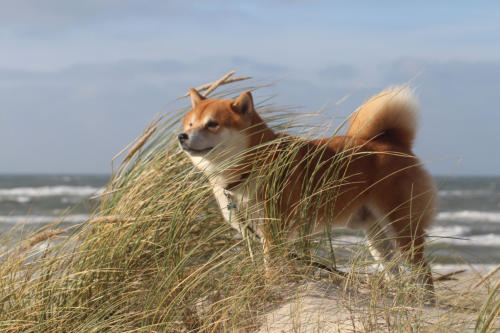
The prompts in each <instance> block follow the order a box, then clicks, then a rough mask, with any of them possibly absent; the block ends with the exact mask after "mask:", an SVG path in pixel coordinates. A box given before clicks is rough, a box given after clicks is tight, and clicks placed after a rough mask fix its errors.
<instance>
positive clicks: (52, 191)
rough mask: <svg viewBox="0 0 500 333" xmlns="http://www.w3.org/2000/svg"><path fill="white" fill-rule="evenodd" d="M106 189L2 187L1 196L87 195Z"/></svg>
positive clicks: (81, 187)
mask: <svg viewBox="0 0 500 333" xmlns="http://www.w3.org/2000/svg"><path fill="white" fill-rule="evenodd" d="M103 190H104V189H103V188H99V187H93V186H68V185H58V186H40V187H15V188H3V189H0V197H23V198H26V197H50V196H80V197H86V196H91V195H94V194H97V193H99V192H102V191H103Z"/></svg>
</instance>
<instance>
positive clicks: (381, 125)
mask: <svg viewBox="0 0 500 333" xmlns="http://www.w3.org/2000/svg"><path fill="white" fill-rule="evenodd" d="M417 108H418V105H417V100H416V98H415V96H414V94H413V91H412V89H411V88H409V87H407V86H403V87H390V88H388V89H386V90H384V91H382V92H381V93H379V94H377V95H375V96H373V97H372V98H370V99H369V100H368V101H366V102H365V103H363V105H361V106H360V107H359V108H358V109H357V110H356V112H354V113H353V114H352V116H351V118H350V121H349V129H348V131H347V135H348V136H353V137H358V138H363V139H366V140H372V139H374V140H377V139H386V140H389V141H391V142H394V143H396V144H400V145H402V146H403V147H405V148H408V149H410V148H411V147H412V144H413V140H414V139H415V135H416V132H417Z"/></svg>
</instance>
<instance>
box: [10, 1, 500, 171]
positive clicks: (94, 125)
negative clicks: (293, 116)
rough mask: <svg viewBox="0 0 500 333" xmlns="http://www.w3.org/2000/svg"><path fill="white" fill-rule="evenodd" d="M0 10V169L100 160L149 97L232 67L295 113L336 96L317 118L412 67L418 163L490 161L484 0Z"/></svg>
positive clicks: (155, 104)
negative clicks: (295, 108) (260, 82)
mask: <svg viewBox="0 0 500 333" xmlns="http://www.w3.org/2000/svg"><path fill="white" fill-rule="evenodd" d="M0 22H2V24H1V26H0V45H1V48H2V52H0V142H1V144H0V149H1V152H2V158H1V162H2V163H0V173H34V172H35V173H81V172H85V173H106V172H109V166H110V159H111V158H112V156H113V155H114V154H115V153H117V152H118V151H120V150H121V148H122V147H123V146H125V145H126V144H127V143H128V142H130V141H131V140H132V139H133V138H134V137H135V136H137V135H138V134H139V133H140V132H141V131H142V129H143V128H144V127H145V126H146V125H147V124H148V123H149V121H150V120H151V119H152V118H153V116H154V115H155V114H156V113H157V112H158V111H159V110H161V109H162V106H163V105H165V104H166V103H167V102H169V101H171V100H172V99H174V98H176V97H177V96H179V95H181V94H183V93H184V92H185V91H186V89H187V88H188V87H191V86H197V85H199V84H201V83H205V82H207V81H211V80H213V79H215V78H218V77H220V76H221V75H223V74H225V73H226V72H228V71H229V70H231V69H236V70H238V74H241V75H251V76H253V77H255V78H257V79H263V80H269V81H275V80H279V81H278V82H277V84H276V85H275V86H274V87H273V88H270V90H269V91H262V94H269V93H271V92H272V93H276V94H277V95H278V96H277V98H276V99H275V103H276V104H287V105H289V104H292V105H298V106H301V107H303V110H304V111H314V110H317V109H318V108H320V107H321V106H323V105H324V104H325V103H328V102H335V101H337V100H339V99H341V98H342V97H343V96H344V95H346V94H352V96H351V97H350V98H349V99H348V100H347V101H346V102H345V103H343V104H341V105H340V106H337V107H336V108H335V109H332V110H331V111H330V112H331V113H332V117H333V115H334V114H335V115H337V116H338V115H340V116H347V115H348V114H349V113H350V112H351V111H353V110H354V108H355V107H356V106H358V105H359V104H360V103H361V102H362V101H363V100H365V99H366V98H368V97H369V96H370V95H371V94H373V93H375V92H377V91H379V90H381V89H383V88H384V87H386V86H387V85H391V84H400V83H405V82H407V81H409V80H411V79H412V78H414V77H415V76H416V75H418V74H419V73H420V75H419V76H418V77H417V78H416V79H415V81H414V86H415V87H416V88H417V94H418V96H419V98H420V101H421V103H420V104H421V128H420V131H419V135H418V139H417V145H416V152H417V153H418V154H419V155H421V156H422V157H423V159H424V160H426V161H428V162H429V164H428V165H429V168H430V169H431V171H432V172H433V173H435V174H479V175H499V174H500V156H499V154H498V151H499V149H498V144H500V131H499V130H498V129H499V127H500V110H499V107H498V102H497V99H498V96H499V95H500V23H499V22H500V4H497V3H496V2H487V1H482V2H465V1H439V2H437V1H419V2H414V3H411V4H410V3H408V2H404V4H403V2H397V1H378V2H374V1H372V2H367V1H356V2H354V1H315V2H311V1H252V2H249V1H217V0H215V1H210V2H207V1H190V2H188V1H147V2H145V1H118V0H108V1H102V0H90V1H61V0H59V1H56V0H47V1H36V0H32V1H25V0H18V1H2V0H0ZM340 121H341V120H340V119H339V120H338V122H339V123H340Z"/></svg>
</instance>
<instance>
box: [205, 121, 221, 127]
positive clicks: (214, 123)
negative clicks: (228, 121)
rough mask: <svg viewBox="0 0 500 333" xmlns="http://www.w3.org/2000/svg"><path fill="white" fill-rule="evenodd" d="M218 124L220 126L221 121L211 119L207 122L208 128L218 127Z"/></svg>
mask: <svg viewBox="0 0 500 333" xmlns="http://www.w3.org/2000/svg"><path fill="white" fill-rule="evenodd" d="M217 126H219V123H218V122H216V121H209V122H208V123H207V127H208V128H216V127H217Z"/></svg>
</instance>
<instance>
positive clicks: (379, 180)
mask: <svg viewBox="0 0 500 333" xmlns="http://www.w3.org/2000/svg"><path fill="white" fill-rule="evenodd" d="M384 93H386V94H387V93H389V94H393V95H391V97H394V96H397V95H396V92H395V91H394V90H388V91H386V92H384ZM384 93H382V94H379V95H377V96H375V97H374V98H372V99H371V100H369V101H368V102H367V103H365V105H363V106H362V107H361V108H360V109H359V110H358V113H357V116H359V119H362V121H363V122H366V123H368V125H367V127H363V126H364V125H363V124H361V123H360V120H359V119H358V120H356V119H355V118H354V119H353V120H351V126H350V129H349V131H348V135H346V136H336V137H333V138H325V139H319V140H312V141H305V140H298V139H293V138H290V137H286V136H280V135H278V134H276V133H274V132H273V131H272V130H271V129H270V128H269V127H268V126H267V125H266V124H265V123H264V122H263V121H262V119H261V118H260V116H259V115H258V114H257V112H256V111H255V110H254V109H253V101H252V98H251V95H250V93H248V92H246V93H243V94H242V95H241V96H240V97H239V98H238V99H237V100H223V99H203V98H200V99H199V100H198V101H197V104H196V106H195V107H194V109H193V110H192V111H191V112H190V113H188V115H186V117H185V119H184V129H185V131H189V130H206V131H209V130H210V131H212V132H214V133H217V131H220V130H221V129H222V128H231V129H234V130H238V131H241V132H242V133H245V134H246V135H247V136H248V147H249V148H251V147H257V146H259V145H262V144H263V143H268V145H266V146H265V147H261V148H258V149H254V150H253V151H252V152H249V153H248V154H247V157H246V159H245V161H244V162H243V163H240V164H239V166H238V167H236V168H235V169H234V170H232V172H231V174H232V175H233V176H234V175H236V176H237V175H241V174H244V173H248V172H250V171H251V170H254V172H257V171H255V170H256V169H259V167H257V168H256V166H261V168H260V170H261V171H262V170H263V168H266V170H267V168H268V167H269V165H272V164H273V163H274V162H276V161H277V160H278V159H279V158H280V156H281V155H280V154H283V152H284V153H286V152H287V151H290V150H292V148H291V147H292V146H294V147H300V148H298V149H296V150H295V151H296V152H297V153H296V155H295V156H294V158H293V162H292V163H291V164H290V167H289V172H287V173H284V174H283V175H280V177H284V179H282V180H281V182H280V183H281V184H283V185H282V186H283V188H282V189H281V192H280V193H281V194H280V196H279V197H278V198H274V200H277V201H276V202H278V204H279V207H280V211H279V215H280V216H278V217H279V218H280V220H281V221H282V227H283V228H285V229H293V228H295V227H296V226H297V223H298V222H297V218H298V216H299V215H300V213H304V211H303V209H304V207H302V206H301V202H302V200H303V197H304V189H305V188H306V187H307V186H309V194H310V195H313V196H314V202H316V203H318V206H316V207H314V209H315V214H319V215H320V216H319V217H321V219H319V220H322V221H324V220H328V223H332V224H335V221H337V220H339V221H340V220H345V219H348V218H349V216H351V215H352V214H355V212H356V211H357V210H358V209H360V207H362V206H364V205H369V206H370V207H374V208H375V209H376V210H377V211H378V213H379V214H380V216H383V217H385V218H386V220H387V221H388V223H389V224H390V225H391V226H392V228H393V231H394V234H395V240H396V243H397V245H398V247H399V249H400V250H401V251H402V252H403V253H405V254H407V256H408V258H409V260H410V261H411V262H412V263H414V264H415V265H420V266H424V268H425V266H426V264H425V260H424V257H423V253H424V241H425V239H424V238H425V229H426V228H427V227H429V226H430V225H431V223H432V219H433V215H434V210H435V204H434V200H435V198H434V197H435V190H434V185H433V181H432V179H431V177H430V175H429V174H428V173H427V172H426V170H425V169H424V168H423V167H422V165H421V162H420V161H419V160H418V158H417V157H416V156H415V154H414V153H413V151H412V148H411V144H412V141H413V139H414V136H415V129H416V127H415V124H414V119H413V118H411V117H412V115H411V114H410V113H408V112H409V111H408V110H401V112H400V113H398V112H399V111H398V109H397V107H398V104H397V103H392V104H391V101H390V99H387V98H386V96H384V95H383V94H384ZM192 94H194V92H192ZM196 94H197V93H196ZM192 98H193V96H192ZM195 98H197V96H195ZM377 98H379V99H377ZM380 98H386V100H380ZM242 103H246V104H249V105H246V104H245V105H243V106H242V105H241V104H242ZM384 103H385V104H384ZM384 106H387V109H388V108H389V106H391V107H393V109H390V110H388V111H387V110H384V109H383V108H384ZM242 107H247V109H245V110H243V111H242ZM400 107H405V106H404V105H402V106H400ZM370 108H378V109H380V108H381V109H382V111H381V113H380V115H377V114H376V112H379V111H380V110H378V109H377V110H375V111H376V112H375V111H373V110H371V109H370ZM407 111H408V112H407ZM410 111H411V110H410ZM370 112H373V113H374V115H373V116H371V117H373V122H371V123H370V119H368V118H369V117H368V116H370V114H369V113H370ZM404 112H407V113H406V114H404ZM208 116H209V117H210V118H211V119H213V120H214V121H216V122H218V124H219V125H218V127H217V128H204V126H205V125H204V124H203V123H201V122H202V121H203V119H206V118H207V117H208ZM354 117H356V115H355V116H354ZM384 117H386V118H384ZM398 117H399V118H398ZM370 126H371V127H370ZM278 138H281V140H276V139H278ZM273 140H275V141H273ZM339 158H341V159H342V160H341V161H339ZM332 163H337V164H336V165H337V167H335V168H332ZM308 165H309V166H314V168H311V167H307V166H308ZM271 169H272V167H271ZM339 175H342V177H339ZM306 185H307V186H306ZM256 195H257V196H258V197H259V199H260V200H263V201H265V200H268V199H269V198H267V196H266V189H265V188H260V189H258V190H257V193H256ZM310 209H312V208H310ZM318 223H320V222H318ZM425 282H426V284H427V286H428V287H429V288H432V277H431V274H430V270H428V269H427V273H426V275H425Z"/></svg>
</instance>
